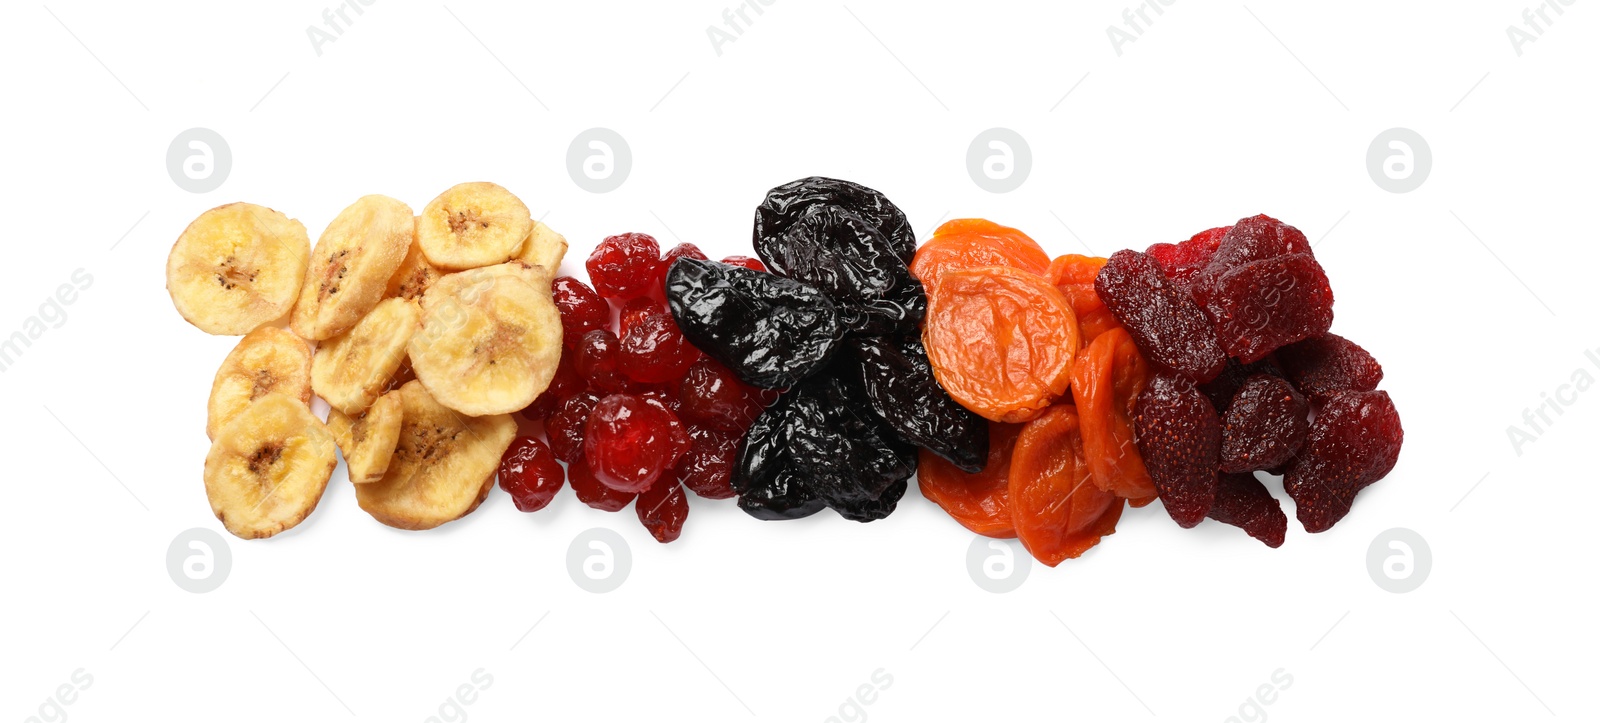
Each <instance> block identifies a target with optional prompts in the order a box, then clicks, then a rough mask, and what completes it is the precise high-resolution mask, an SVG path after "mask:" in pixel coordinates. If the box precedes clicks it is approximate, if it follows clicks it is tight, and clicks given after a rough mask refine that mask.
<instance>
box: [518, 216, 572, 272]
mask: <svg viewBox="0 0 1600 723" xmlns="http://www.w3.org/2000/svg"><path fill="white" fill-rule="evenodd" d="M566 255H567V237H565V236H562V235H561V234H558V233H556V232H555V231H554V230H552V229H551V228H550V227H549V226H546V225H544V222H543V221H534V222H533V230H532V231H529V232H528V239H527V240H526V241H523V242H522V251H520V252H518V253H517V260H518V261H521V262H522V263H525V264H527V265H529V266H538V267H540V268H543V269H544V270H545V271H548V272H550V277H551V278H555V275H556V271H557V270H558V269H560V268H561V259H562V258H563V257H565V256H566Z"/></svg>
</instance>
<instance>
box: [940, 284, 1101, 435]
mask: <svg viewBox="0 0 1600 723" xmlns="http://www.w3.org/2000/svg"><path fill="white" fill-rule="evenodd" d="M922 341H923V344H924V345H925V346H926V347H927V349H928V360H929V361H930V362H932V363H933V371H934V376H935V378H937V379H938V380H939V385H940V386H942V387H944V388H945V391H947V392H949V393H950V396H951V397H952V398H954V399H955V400H956V401H957V402H960V403H961V404H962V406H965V407H966V408H968V409H971V410H972V411H974V412H977V413H978V414H979V415H981V416H983V417H985V418H987V419H989V420H991V421H996V422H1026V421H1028V420H1030V419H1033V418H1034V417H1037V416H1039V415H1040V414H1042V413H1043V412H1044V410H1045V408H1046V407H1049V406H1050V404H1051V403H1053V402H1054V401H1055V400H1056V399H1057V398H1059V397H1060V396H1061V395H1062V394H1065V393H1066V391H1067V388H1068V386H1069V384H1070V382H1071V379H1070V376H1071V373H1072V357H1073V355H1074V354H1075V353H1076V352H1077V350H1078V344H1079V332H1078V318H1077V316H1076V315H1074V314H1073V313H1072V307H1071V306H1070V305H1069V304H1068V303H1067V299H1066V297H1065V296H1062V294H1061V292H1060V291H1059V290H1057V289H1056V287H1054V286H1052V285H1050V282H1049V281H1047V280H1046V279H1044V278H1043V277H1041V276H1035V275H1033V274H1030V273H1028V272H1026V271H1019V270H1017V269H1014V268H1011V267H1008V266H984V267H979V268H976V269H962V270H952V271H947V272H945V274H944V276H943V277H942V280H941V281H940V282H939V286H938V288H937V290H936V291H934V292H933V293H930V294H929V300H928V317H927V321H926V324H925V326H924V327H923V330H922Z"/></svg>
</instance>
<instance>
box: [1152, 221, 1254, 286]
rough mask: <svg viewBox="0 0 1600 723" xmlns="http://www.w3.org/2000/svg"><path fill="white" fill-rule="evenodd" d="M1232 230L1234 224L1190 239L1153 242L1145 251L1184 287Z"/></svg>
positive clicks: (1202, 232)
mask: <svg viewBox="0 0 1600 723" xmlns="http://www.w3.org/2000/svg"><path fill="white" fill-rule="evenodd" d="M1232 230H1233V227H1232V226H1223V227H1221V228H1214V229H1210V230H1207V231H1201V232H1200V233H1197V234H1195V235H1194V236H1191V237H1189V240H1188V241H1180V242H1178V243H1175V244H1167V243H1160V244H1152V245H1151V246H1150V248H1147V249H1145V250H1144V252H1145V253H1147V254H1150V257H1151V258H1153V259H1155V260H1156V263H1157V264H1160V265H1161V271H1162V273H1164V274H1166V275H1167V278H1169V279H1172V281H1173V282H1175V283H1176V284H1177V285H1178V286H1179V288H1183V287H1186V286H1188V284H1189V279H1190V278H1192V277H1193V276H1194V275H1195V274H1196V273H1199V271H1200V269H1203V268H1205V267H1206V265H1207V264H1209V263H1211V256H1212V255H1213V254H1215V253H1216V252H1217V247H1218V246H1219V245H1220V244H1221V243H1222V239H1223V237H1224V236H1227V234H1228V232H1229V231H1232Z"/></svg>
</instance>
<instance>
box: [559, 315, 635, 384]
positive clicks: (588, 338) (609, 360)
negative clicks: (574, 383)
mask: <svg viewBox="0 0 1600 723" xmlns="http://www.w3.org/2000/svg"><path fill="white" fill-rule="evenodd" d="M619 346H621V343H620V342H619V341H618V340H617V335H616V334H613V333H611V330H610V329H595V330H594V331H591V332H589V333H587V334H584V335H583V341H582V342H580V343H579V344H578V349H577V352H578V358H577V360H576V361H574V363H573V366H574V367H575V368H576V369H577V370H578V373H579V374H580V375H582V376H583V378H584V379H586V380H588V382H589V386H591V387H594V388H595V389H596V390H598V391H601V392H610V393H615V392H623V391H627V390H628V389H629V387H631V386H632V384H630V383H629V382H628V378H627V376H626V375H624V374H623V373H622V364H621V360H620V359H619V358H618V354H617V350H618V347H619Z"/></svg>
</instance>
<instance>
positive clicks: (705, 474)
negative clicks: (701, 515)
mask: <svg viewBox="0 0 1600 723" xmlns="http://www.w3.org/2000/svg"><path fill="white" fill-rule="evenodd" d="M688 434H689V439H690V440H692V443H691V444H690V445H689V451H687V452H685V453H684V454H683V456H682V457H680V458H679V459H678V468H677V477H678V483H679V484H681V485H683V486H684V487H687V488H689V490H690V491H692V492H694V493H695V494H697V495H700V496H701V497H705V498H707V499H713V500H721V499H727V498H729V497H733V496H734V494H735V493H734V491H733V465H734V463H736V462H737V461H738V459H739V437H738V436H737V435H734V434H727V433H724V432H718V431H716V430H713V429H706V428H705V427H700V426H696V425H690V426H689V432H688Z"/></svg>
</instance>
